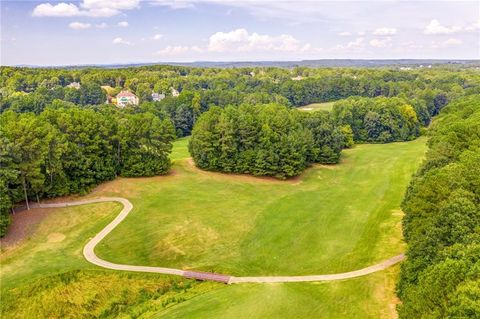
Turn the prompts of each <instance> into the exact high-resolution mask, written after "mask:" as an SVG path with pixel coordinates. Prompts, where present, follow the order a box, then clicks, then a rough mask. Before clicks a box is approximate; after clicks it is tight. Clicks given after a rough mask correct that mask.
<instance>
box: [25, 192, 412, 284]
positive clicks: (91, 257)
mask: <svg viewBox="0 0 480 319" xmlns="http://www.w3.org/2000/svg"><path fill="white" fill-rule="evenodd" d="M104 202H118V203H120V204H122V205H123V209H122V211H121V212H120V214H118V215H117V217H115V219H114V220H113V221H111V222H110V224H108V225H107V226H105V228H104V229H102V230H101V231H100V232H99V233H98V234H96V235H95V237H93V238H92V239H91V240H90V241H89V242H88V243H87V244H86V245H85V247H84V248H83V255H84V256H85V258H86V259H87V260H88V261H89V262H91V263H92V264H95V265H97V266H100V267H103V268H108V269H114V270H123V271H137V272H152V273H160V274H167V275H178V276H183V277H186V278H194V279H198V280H211V281H218V282H224V283H228V284H233V283H246V282H257V283H268V282H305V281H331V280H341V279H349V278H355V277H360V276H365V275H368V274H371V273H374V272H377V271H381V270H384V269H386V268H388V267H390V266H392V265H395V264H396V263H399V262H400V261H402V260H403V259H404V258H405V256H404V254H401V255H398V256H395V257H393V258H390V259H388V260H385V261H383V262H381V263H379V264H376V265H373V266H370V267H367V268H363V269H360V270H355V271H350V272H345V273H338V274H329V275H311V276H263V277H234V276H229V275H222V274H215V273H208V272H198V271H187V270H181V269H175V268H164V267H151V266H135V265H123V264H115V263H111V262H109V261H106V260H103V259H101V258H99V257H98V256H97V255H96V254H95V246H97V245H98V243H99V242H100V241H102V239H104V238H105V237H106V236H107V235H108V234H109V233H110V232H111V231H112V230H113V229H114V228H115V227H117V226H118V224H120V223H121V222H122V221H123V220H124V219H125V218H126V217H127V215H128V214H129V213H130V211H131V210H132V208H133V205H132V203H130V201H129V200H128V199H126V198H122V197H100V198H96V199H87V200H81V201H73V202H67V203H54V204H33V205H31V207H32V208H52V207H69V206H78V205H85V204H93V203H104Z"/></svg>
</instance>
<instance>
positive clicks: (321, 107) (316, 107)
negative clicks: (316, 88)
mask: <svg viewBox="0 0 480 319" xmlns="http://www.w3.org/2000/svg"><path fill="white" fill-rule="evenodd" d="M335 102H336V101H333V102H325V103H312V104H308V105H304V106H300V107H299V108H298V109H299V110H300V111H305V112H314V111H331V110H332V108H333V104H335Z"/></svg>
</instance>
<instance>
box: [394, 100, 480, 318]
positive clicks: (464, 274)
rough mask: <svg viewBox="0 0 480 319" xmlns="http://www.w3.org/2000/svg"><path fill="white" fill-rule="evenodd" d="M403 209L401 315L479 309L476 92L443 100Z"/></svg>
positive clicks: (470, 314) (470, 313) (465, 314)
mask: <svg viewBox="0 0 480 319" xmlns="http://www.w3.org/2000/svg"><path fill="white" fill-rule="evenodd" d="M429 135H430V139H429V147H430V149H429V151H428V153H427V159H426V161H425V162H424V163H423V165H422V167H421V168H420V170H419V171H418V173H417V175H416V176H415V177H414V178H413V180H412V182H411V184H410V187H409V188H408V191H407V194H406V197H405V199H404V201H403V204H402V208H403V210H404V212H405V218H404V223H403V231H404V236H405V240H406V241H407V243H408V250H407V260H406V261H405V262H404V263H403V264H402V270H401V278H400V282H399V285H398V291H399V296H400V298H401V299H402V301H403V303H402V304H401V305H400V307H399V313H400V317H401V318H478V316H479V314H480V303H479V300H480V95H473V96H469V97H465V98H461V99H459V100H457V101H455V102H452V103H451V104H450V105H448V106H447V107H446V108H445V109H444V110H443V111H442V112H441V116H440V117H439V118H438V119H437V120H436V121H435V123H433V127H432V128H431V129H430V134H429Z"/></svg>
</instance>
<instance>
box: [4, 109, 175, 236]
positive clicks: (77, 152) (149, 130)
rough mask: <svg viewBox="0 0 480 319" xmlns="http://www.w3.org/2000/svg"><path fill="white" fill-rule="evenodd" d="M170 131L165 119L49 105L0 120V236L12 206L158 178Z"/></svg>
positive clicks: (164, 168)
mask: <svg viewBox="0 0 480 319" xmlns="http://www.w3.org/2000/svg"><path fill="white" fill-rule="evenodd" d="M174 138H175V131H174V128H173V125H172V123H171V121H170V120H169V119H168V118H160V117H158V116H156V115H154V114H152V113H149V112H144V113H128V112H122V111H119V110H117V109H115V108H113V107H110V108H108V107H107V108H102V109H99V110H94V109H91V108H80V107H76V106H74V105H73V104H69V103H65V102H62V101H58V100H57V101H55V102H54V103H53V104H52V105H51V106H49V107H47V108H45V110H44V111H43V112H41V113H40V114H39V115H35V114H34V113H16V112H13V111H11V110H9V111H7V112H4V113H2V114H1V115H0V168H1V170H0V194H1V195H0V215H1V218H0V235H2V234H3V233H4V231H5V227H6V225H7V224H8V216H9V215H8V214H9V211H10V208H11V206H12V204H13V203H16V202H18V201H21V200H25V201H26V202H27V205H28V199H30V198H33V199H39V198H41V197H54V196H62V195H67V194H71V193H84V192H86V191H88V190H89V189H90V188H91V187H92V186H95V185H97V184H98V183H100V182H103V181H106V180H111V179H113V178H115V177H116V176H118V175H122V176H152V175H159V174H164V173H166V172H167V171H168V169H169V167H170V160H169V157H168V155H169V153H170V151H171V147H172V144H171V143H172V141H173V139H174Z"/></svg>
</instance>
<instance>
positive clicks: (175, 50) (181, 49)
mask: <svg viewBox="0 0 480 319" xmlns="http://www.w3.org/2000/svg"><path fill="white" fill-rule="evenodd" d="M189 50H190V48H189V47H187V46H181V45H176V46H171V45H169V46H167V47H166V48H164V49H162V50H159V51H157V52H156V54H157V55H168V56H176V55H181V54H183V53H185V52H188V51H189Z"/></svg>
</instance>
